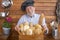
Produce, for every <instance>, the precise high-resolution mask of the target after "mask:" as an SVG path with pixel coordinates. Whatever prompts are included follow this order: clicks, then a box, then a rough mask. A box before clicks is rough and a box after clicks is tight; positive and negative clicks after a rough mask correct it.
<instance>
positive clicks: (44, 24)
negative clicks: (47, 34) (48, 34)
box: [42, 18, 48, 29]
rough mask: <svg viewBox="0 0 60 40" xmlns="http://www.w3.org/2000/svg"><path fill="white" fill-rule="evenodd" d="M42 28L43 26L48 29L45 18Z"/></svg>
mask: <svg viewBox="0 0 60 40" xmlns="http://www.w3.org/2000/svg"><path fill="white" fill-rule="evenodd" d="M42 26H43V27H44V28H45V29H48V27H47V24H46V19H45V18H43V20H42Z"/></svg>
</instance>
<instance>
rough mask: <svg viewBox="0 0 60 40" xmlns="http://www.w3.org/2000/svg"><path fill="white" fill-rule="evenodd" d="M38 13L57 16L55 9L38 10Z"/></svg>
mask: <svg viewBox="0 0 60 40" xmlns="http://www.w3.org/2000/svg"><path fill="white" fill-rule="evenodd" d="M36 13H38V14H41V13H44V15H45V16H55V11H48V10H47V11H46V10H45V11H44V10H43V11H36Z"/></svg>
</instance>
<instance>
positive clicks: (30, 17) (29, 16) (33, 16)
mask: <svg viewBox="0 0 60 40" xmlns="http://www.w3.org/2000/svg"><path fill="white" fill-rule="evenodd" d="M26 16H27V17H29V18H33V17H35V14H34V15H33V16H32V17H31V16H29V15H27V14H26Z"/></svg>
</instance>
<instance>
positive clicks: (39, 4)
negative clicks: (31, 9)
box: [34, 2, 56, 7]
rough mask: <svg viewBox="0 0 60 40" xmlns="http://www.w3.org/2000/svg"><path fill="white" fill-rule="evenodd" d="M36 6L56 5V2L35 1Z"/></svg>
mask: <svg viewBox="0 0 60 40" xmlns="http://www.w3.org/2000/svg"><path fill="white" fill-rule="evenodd" d="M34 6H39V7H40V6H54V7H55V6H56V3H51V2H50V3H35V4H34Z"/></svg>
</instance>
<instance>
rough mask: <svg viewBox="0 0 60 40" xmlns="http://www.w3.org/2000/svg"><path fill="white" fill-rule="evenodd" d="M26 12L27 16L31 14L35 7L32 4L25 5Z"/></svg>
mask: <svg viewBox="0 0 60 40" xmlns="http://www.w3.org/2000/svg"><path fill="white" fill-rule="evenodd" d="M26 12H27V14H28V15H29V16H33V15H34V13H35V7H34V6H28V7H26Z"/></svg>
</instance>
